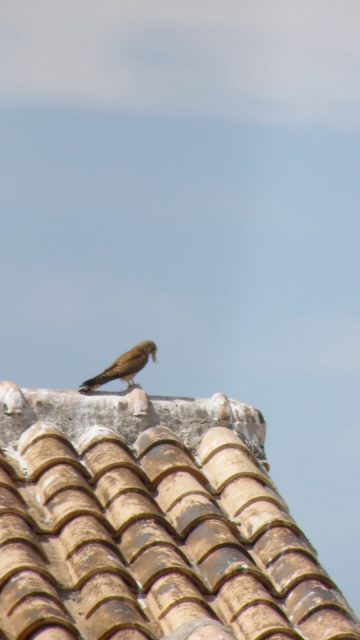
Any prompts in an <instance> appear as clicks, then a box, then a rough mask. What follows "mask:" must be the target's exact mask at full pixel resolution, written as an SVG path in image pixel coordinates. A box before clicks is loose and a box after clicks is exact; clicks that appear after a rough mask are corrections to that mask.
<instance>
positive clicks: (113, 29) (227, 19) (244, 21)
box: [0, 0, 360, 124]
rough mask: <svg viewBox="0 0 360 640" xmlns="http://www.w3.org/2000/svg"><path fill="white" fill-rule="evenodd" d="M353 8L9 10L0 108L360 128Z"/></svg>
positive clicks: (20, 6)
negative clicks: (51, 106)
mask: <svg viewBox="0 0 360 640" xmlns="http://www.w3.org/2000/svg"><path fill="white" fill-rule="evenodd" d="M359 19H360V5H359V3H358V2H357V1H356V0H341V1H340V0H331V1H329V0H315V1H314V2H308V1H307V0H306V1H305V2H304V1H303V0H301V1H300V0H294V1H292V2H288V0H240V1H237V2H234V1H233V0H225V1H224V2H222V3H221V4H220V3H218V2H216V1H215V0H209V1H208V2H207V3H206V6H204V3H203V2H200V1H196V0H195V1H194V0H191V1H190V0H182V1H181V2H180V1H179V0H174V1H173V2H161V1H159V0H157V1H156V2H155V1H154V0H124V1H123V2H121V3H119V2H117V1H116V0H105V1H104V2H103V3H102V4H101V7H100V5H99V3H98V2H95V0H86V1H85V0H72V1H70V0H64V1H63V2H62V3H61V4H58V5H56V8H55V5H54V4H53V3H48V2H46V0H36V1H35V0H26V2H24V0H11V2H10V1H8V2H3V3H2V7H1V14H0V31H1V44H0V78H1V84H0V86H1V89H0V99H1V100H2V101H27V102H35V103H39V102H49V103H65V104H76V105H81V106H84V107H89V108H110V109H126V110H130V111H135V112H141V113H165V114H179V113H180V114H184V113H185V114H194V113H197V114H207V115H216V116H221V117H223V116H228V117H235V118H244V119H251V120H259V121H280V122H313V121H321V122H324V121H325V122H329V123H340V124H349V123H350V124H357V123H358V122H359V120H360V116H359V113H360V110H359V104H360V80H359V74H358V69H359V63H360V40H359V38H358V24H359Z"/></svg>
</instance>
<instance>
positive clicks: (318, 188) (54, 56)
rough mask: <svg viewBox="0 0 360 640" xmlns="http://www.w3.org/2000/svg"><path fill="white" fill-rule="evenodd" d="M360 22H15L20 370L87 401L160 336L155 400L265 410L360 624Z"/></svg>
mask: <svg viewBox="0 0 360 640" xmlns="http://www.w3.org/2000/svg"><path fill="white" fill-rule="evenodd" d="M289 5H291V11H290V10H289ZM344 5H346V9H347V11H344ZM70 17H71V19H70ZM359 18H360V7H359V5H358V3H356V2H352V1H347V0H342V2H341V3H340V2H337V1H335V0H330V1H328V2H323V1H320V0H315V2H312V3H307V2H303V1H302V2H297V1H294V2H292V3H286V2H284V1H283V0H268V1H267V2H266V3H264V2H263V1H260V0H258V1H257V0H255V1H254V0H252V2H243V1H240V2H232V1H230V0H225V2H224V3H222V6H221V11H220V9H219V4H218V3H216V2H212V1H210V0H209V3H208V10H207V12H206V15H204V11H203V4H202V3H199V2H195V1H194V2H191V3H190V2H187V1H185V0H184V1H183V2H181V3H180V2H177V1H174V2H172V3H167V4H166V3H162V2H153V1H152V0H147V2H140V1H139V2H137V1H132V2H127V1H125V2H124V3H121V6H120V5H119V3H116V2H115V1H114V2H113V1H110V0H107V1H106V2H104V3H103V4H102V7H101V10H100V8H99V5H98V3H96V2H92V0H89V1H88V2H87V3H86V7H85V5H84V2H81V1H80V0H78V1H75V2H71V3H70V2H67V1H66V0H65V1H64V2H63V3H62V6H61V8H59V7H58V8H57V9H56V11H55V9H54V5H50V4H49V3H45V2H43V1H42V0H41V1H38V2H33V1H32V0H29V1H27V2H23V1H21V0H18V1H16V0H15V1H12V2H4V6H3V8H2V16H1V15H0V30H1V33H2V39H1V45H0V49H1V56H0V60H1V62H0V80H1V82H0V86H1V89H0V163H1V173H0V205H1V212H2V215H1V221H0V232H1V238H2V250H1V255H0V265H1V273H2V274H3V277H2V282H1V289H2V301H3V304H2V313H1V320H0V327H1V334H0V335H1V355H2V357H1V365H0V366H1V369H0V378H4V379H12V380H15V381H16V382H17V383H18V384H21V385H22V386H28V387H37V386H39V387H56V388H59V387H60V388H76V387H77V386H78V384H79V383H80V382H82V380H83V379H85V378H87V377H89V376H91V375H94V374H95V373H97V372H98V371H99V370H100V369H102V368H103V367H104V366H106V365H107V364H109V363H110V362H111V361H112V360H113V359H114V358H115V357H116V356H117V355H118V354H120V353H121V352H122V351H124V350H126V349H127V348H128V347H130V346H132V345H133V344H134V343H135V342H137V341H139V340H142V339H144V338H151V339H154V340H156V342H157V343H158V346H159V364H158V365H157V366H153V365H151V364H150V365H149V366H148V367H147V368H146V369H145V370H144V371H143V372H142V374H141V376H139V381H140V382H141V383H142V385H143V387H144V388H145V389H146V391H147V392H148V393H151V394H157V395H190V396H210V395H212V394H213V393H215V392H218V391H221V392H224V393H227V394H228V395H229V396H231V397H233V398H236V399H238V400H241V401H244V402H248V403H250V404H254V405H255V406H257V407H258V408H260V409H261V410H262V412H263V413H264V415H265V418H266V420H267V423H268V433H267V453H268V457H269V461H270V464H271V468H272V477H273V478H274V480H275V481H276V483H277V484H278V487H279V490H280V491H281V493H282V494H283V496H284V497H285V499H286V500H287V502H288V503H289V505H290V508H291V511H292V513H293V515H294V516H295V518H296V519H297V521H298V523H299V525H300V526H301V527H302V528H303V529H304V531H305V533H306V534H307V535H308V536H309V537H310V539H311V541H312V542H313V544H314V545H315V547H316V548H317V549H318V551H319V554H320V560H321V561H322V562H323V564H324V566H325V568H326V569H327V570H328V571H329V573H330V575H331V576H332V577H333V578H334V580H335V581H336V582H337V584H338V585H339V587H340V588H341V589H342V590H343V591H344V594H345V596H346V597H347V598H348V600H349V601H350V603H351V604H352V606H353V607H354V608H355V609H356V610H357V611H358V612H359V611H360V596H359V592H358V584H357V582H358V574H359V570H360V564H359V554H358V551H357V547H358V540H359V537H360V516H359V510H358V503H359V464H358V449H359V445H360V435H359V433H360V431H359V419H358V415H357V409H356V406H357V401H358V386H359V371H360V303H359V284H358V283H359V275H360V274H359V270H360V258H359V237H360V218H359V204H358V203H359V196H360V193H359V192H360V186H359V178H358V175H359V159H360V158H359V156H360V145H359V142H360V139H359V138H360V135H359V134H360V130H359V124H360V117H359V114H360V110H359V105H360V83H359V79H358V78H359V74H358V69H359V62H360V44H359V42H358V35H357V29H358V24H359ZM108 388H109V389H111V388H118V385H116V384H113V385H112V386H110V385H109V387H108Z"/></svg>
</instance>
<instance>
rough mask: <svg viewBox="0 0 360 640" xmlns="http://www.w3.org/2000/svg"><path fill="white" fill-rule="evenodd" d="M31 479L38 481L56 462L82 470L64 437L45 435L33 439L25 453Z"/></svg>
mask: <svg viewBox="0 0 360 640" xmlns="http://www.w3.org/2000/svg"><path fill="white" fill-rule="evenodd" d="M23 457H24V458H25V461H26V465H27V468H28V471H29V475H30V480H34V481H36V480H37V479H38V478H39V477H40V476H41V474H42V473H43V472H44V471H46V470H47V469H49V468H50V467H53V466H54V465H56V464H71V465H74V466H75V467H77V468H78V469H80V471H81V470H82V468H81V464H80V462H79V461H78V460H77V458H76V456H75V454H74V453H73V451H72V449H71V447H70V446H68V444H67V443H66V442H65V441H64V439H63V438H62V439H59V438H57V437H55V436H50V435H49V436H48V435H46V436H44V437H41V438H39V439H35V440H33V441H31V442H30V443H29V444H28V446H27V447H26V450H25V451H24V453H23Z"/></svg>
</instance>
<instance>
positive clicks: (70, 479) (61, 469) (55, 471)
mask: <svg viewBox="0 0 360 640" xmlns="http://www.w3.org/2000/svg"><path fill="white" fill-rule="evenodd" d="M64 489H81V490H82V491H84V492H85V493H88V494H89V495H91V496H92V495H93V493H92V491H91V488H90V486H89V484H88V483H87V482H86V480H85V478H84V476H83V474H82V473H81V472H80V471H79V469H77V468H75V467H73V466H72V465H69V464H57V465H55V466H53V467H51V469H48V470H47V471H45V472H44V473H43V474H42V476H41V478H40V479H39V481H38V483H37V486H36V493H37V495H38V496H39V498H40V500H41V502H42V504H46V503H47V502H48V501H49V500H51V499H52V498H53V497H54V496H56V494H57V493H60V492H61V491H63V490H64Z"/></svg>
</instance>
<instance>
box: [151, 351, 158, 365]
mask: <svg viewBox="0 0 360 640" xmlns="http://www.w3.org/2000/svg"><path fill="white" fill-rule="evenodd" d="M151 357H152V359H153V362H157V359H156V352H155V351H153V352H152V354H151Z"/></svg>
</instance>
